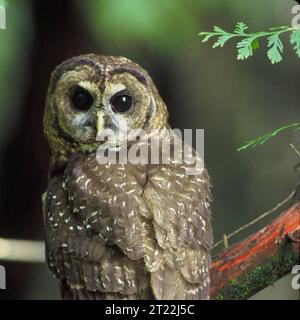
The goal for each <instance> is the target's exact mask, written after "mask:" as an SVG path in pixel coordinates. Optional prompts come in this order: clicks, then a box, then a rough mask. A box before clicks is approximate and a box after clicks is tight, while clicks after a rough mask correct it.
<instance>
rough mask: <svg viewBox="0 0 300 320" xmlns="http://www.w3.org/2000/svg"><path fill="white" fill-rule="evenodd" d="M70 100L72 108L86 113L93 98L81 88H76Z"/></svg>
mask: <svg viewBox="0 0 300 320" xmlns="http://www.w3.org/2000/svg"><path fill="white" fill-rule="evenodd" d="M71 100H72V103H73V105H74V107H75V108H76V109H77V110H80V111H88V110H89V109H90V108H91V106H92V105H93V103H94V98H93V96H92V95H91V94H90V93H89V92H88V91H87V90H85V89H83V88H76V89H75V91H74V92H73V94H72V97H71Z"/></svg>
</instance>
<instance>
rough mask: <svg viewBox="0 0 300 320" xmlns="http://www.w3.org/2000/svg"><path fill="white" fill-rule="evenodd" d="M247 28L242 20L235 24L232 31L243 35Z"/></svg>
mask: <svg viewBox="0 0 300 320" xmlns="http://www.w3.org/2000/svg"><path fill="white" fill-rule="evenodd" d="M247 29H248V26H247V25H246V24H245V23H244V22H238V23H237V24H236V26H235V29H234V33H236V34H239V35H244V34H245V31H246V30H247Z"/></svg>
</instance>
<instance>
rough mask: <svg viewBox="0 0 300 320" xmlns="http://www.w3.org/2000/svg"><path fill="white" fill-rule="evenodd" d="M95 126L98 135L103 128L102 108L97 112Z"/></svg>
mask: <svg viewBox="0 0 300 320" xmlns="http://www.w3.org/2000/svg"><path fill="white" fill-rule="evenodd" d="M96 128H97V135H99V134H100V133H101V132H102V130H103V129H104V112H103V111H102V110H100V111H98V112H97V123H96Z"/></svg>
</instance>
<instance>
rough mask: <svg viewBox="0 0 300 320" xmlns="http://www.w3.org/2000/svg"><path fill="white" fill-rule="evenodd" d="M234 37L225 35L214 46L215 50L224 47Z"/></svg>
mask: <svg viewBox="0 0 300 320" xmlns="http://www.w3.org/2000/svg"><path fill="white" fill-rule="evenodd" d="M233 37H234V34H223V35H222V36H220V37H219V38H218V40H217V41H216V42H215V43H214V44H213V46H212V47H213V48H217V47H223V46H224V44H225V43H226V42H227V41H228V40H230V39H231V38H233Z"/></svg>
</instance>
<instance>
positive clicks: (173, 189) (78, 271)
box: [44, 155, 212, 299]
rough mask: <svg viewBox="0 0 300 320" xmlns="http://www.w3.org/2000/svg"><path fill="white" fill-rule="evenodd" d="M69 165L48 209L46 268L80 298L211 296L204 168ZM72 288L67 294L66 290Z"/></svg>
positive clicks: (89, 161)
mask: <svg viewBox="0 0 300 320" xmlns="http://www.w3.org/2000/svg"><path fill="white" fill-rule="evenodd" d="M186 171H187V166H185V165H177V164H170V165H166V166H163V165H158V166H151V165H144V166H132V165H108V164H107V165H99V163H98V162H97V160H96V157H95V155H89V156H84V155H82V156H80V157H78V158H75V159H74V160H73V161H71V162H70V163H69V165H68V167H67V169H66V170H65V173H64V175H63V176H57V177H55V178H52V179H51V181H50V184H49V188H48V191H47V196H46V201H45V206H44V221H45V230H46V252H47V260H48V264H49V267H50V269H51V271H52V272H53V274H54V275H55V276H56V277H57V278H58V279H60V280H61V282H62V285H63V289H64V290H63V291H64V292H65V296H68V295H70V296H71V297H72V298H80V299H87V298H88V299H93V298H97V299H110V298H113V299H116V298H122V297H124V298H125V297H126V298H135V299H141V298H148V299H149V298H151V297H153V296H152V293H151V289H150V285H151V287H152V292H153V294H154V297H155V298H156V299H205V298H208V285H209V276H208V264H209V259H210V256H209V251H210V248H211V243H212V231H211V225H210V208H209V202H210V190H209V189H210V184H209V179H208V176H207V173H206V171H205V170H204V169H203V170H201V174H199V175H197V176H188V175H187V173H186ZM66 288H67V289H68V290H65V289H66Z"/></svg>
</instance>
